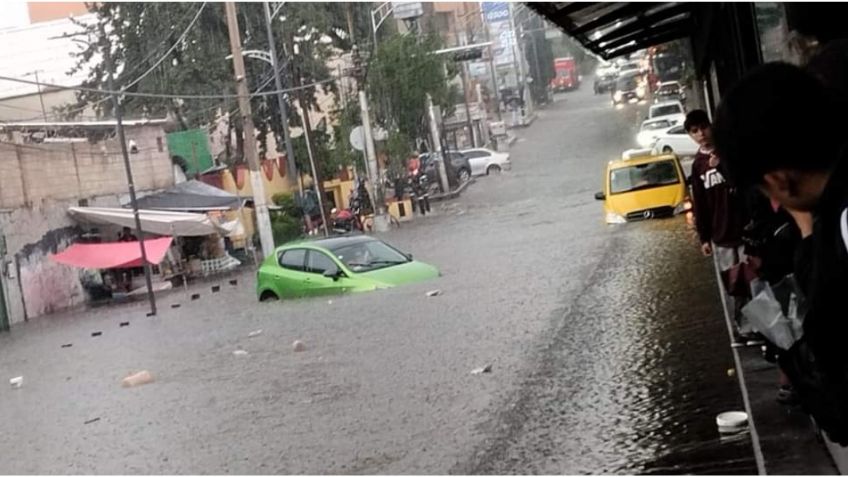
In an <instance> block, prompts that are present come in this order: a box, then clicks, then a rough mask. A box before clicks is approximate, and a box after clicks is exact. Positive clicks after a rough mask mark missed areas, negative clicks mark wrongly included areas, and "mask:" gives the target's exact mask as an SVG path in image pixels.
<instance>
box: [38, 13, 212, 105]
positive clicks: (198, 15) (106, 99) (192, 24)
mask: <svg viewBox="0 0 848 477" xmlns="http://www.w3.org/2000/svg"><path fill="white" fill-rule="evenodd" d="M204 8H206V2H203V3H202V4H201V5H200V8H198V9H197V12H196V13H195V14H194V18H192V19H191V22H189V24H188V26H186V27H185V29H183V32H182V33H181V34H180V36H179V37H178V38H177V41H175V42H174V44H173V45H171V48H169V49H168V51H166V52H165V53H164V54H163V55H162V56H161V57H159V59H158V60H157V61H156V62H155V63H154V64H153V66H151V67H150V68H148V69H147V71H145V72H144V73H142V74H141V75H139V76H138V77H137V78H136V79H134V80H133V81H131V82H129V83H128V84H127V85H125V86H122V87H121V89H122V90H123V89H126V88H131V87H133V86H135V85H136V84H138V83H139V82H140V81H141V80H143V79H144V78H145V77H146V76H147V75H149V74H150V73H152V72H153V70H155V69H156V68H157V67H159V65H160V64H162V62H163V61H165V60H166V59H167V58H168V56H170V54H171V53H173V52H174V50H175V49H176V48H177V47H178V46H179V45H180V44H181V43H182V42H183V40H185V37H186V36H187V35H188V33H189V31H191V29H192V27H194V24H195V23H197V20H198V19H199V18H200V14H201V13H203V9H204ZM165 41H167V37H166V38H165V40H162V41H161V42H160V43H159V45H157V46H156V48H155V49H154V54H155V51H156V50H157V49H158V48H159V47H160V46H161V45H163V44H164V43H165ZM152 57H153V54H149V55H147V56H146V57H145V58H144V59H143V60H141V61H140V62H139V63H138V65H136V66H135V67H134V68H133V69H132V70H130V72H134V71H135V70H136V69H138V68H139V66H140V65H142V64H144V63H145V62H147V61H148V60H149V59H150V58H152ZM41 84H43V85H46V83H41ZM109 99H111V98H110V97H108V96H107V97H105V98H102V99H99V100H97V101H95V102H93V103H91V104H87V105H85V106H82V107H80V108H75V109H71V110H69V111H67V112H66V113H65V114H68V113H74V112H77V111H84V110H86V109H88V108H93V107H95V106H97V105H99V104H102V103H104V102H106V101H109ZM56 116H58V115H56Z"/></svg>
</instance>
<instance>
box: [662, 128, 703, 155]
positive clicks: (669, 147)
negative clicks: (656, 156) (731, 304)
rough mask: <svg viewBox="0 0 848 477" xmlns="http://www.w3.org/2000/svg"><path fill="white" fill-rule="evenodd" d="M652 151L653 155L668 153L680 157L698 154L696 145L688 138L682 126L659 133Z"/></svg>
mask: <svg viewBox="0 0 848 477" xmlns="http://www.w3.org/2000/svg"><path fill="white" fill-rule="evenodd" d="M653 150H654V151H655V153H661V152H670V153H674V154H677V155H678V156H680V157H687V156H694V155H695V154H696V153H697V152H698V143H696V142H695V141H693V140H692V138H691V137H689V133H687V132H686V130H685V129H683V125H678V126H674V127H672V128H669V129H668V130H666V131H663V132H662V133H660V134H659V135H658V136H657V140H656V142H655V143H654V146H653Z"/></svg>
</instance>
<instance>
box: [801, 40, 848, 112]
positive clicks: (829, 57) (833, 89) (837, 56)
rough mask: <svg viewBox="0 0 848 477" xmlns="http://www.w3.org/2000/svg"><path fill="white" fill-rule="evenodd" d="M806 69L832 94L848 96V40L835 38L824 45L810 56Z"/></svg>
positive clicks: (843, 97)
mask: <svg viewBox="0 0 848 477" xmlns="http://www.w3.org/2000/svg"><path fill="white" fill-rule="evenodd" d="M805 69H806V70H807V71H809V72H810V73H812V75H813V76H815V77H816V78H818V80H819V81H821V82H822V84H823V85H824V86H825V88H828V89H829V90H830V93H831V94H834V95H837V96H841V97H842V100H845V98H846V97H848V89H846V88H848V40H835V41H832V42H830V43H828V44H827V45H825V46H824V47H822V48H821V49H820V50H819V51H818V53H816V54H815V55H814V56H813V57H812V58H810V61H809V62H808V63H807V65H806V68H805Z"/></svg>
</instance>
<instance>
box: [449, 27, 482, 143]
mask: <svg viewBox="0 0 848 477" xmlns="http://www.w3.org/2000/svg"><path fill="white" fill-rule="evenodd" d="M457 23H458V21H457V15H456V12H454V23H453V24H454V27H453V33H454V36H455V37H456V46H460V45H461V43H465V44H466V45H467V44H468V23H467V22H466V24H465V35H466V36H465V41H464V42H460V40H459V28H458V27H457ZM466 66H467V63H466V61H462V64H461V65H460V74H461V79H462V102H463V104H464V105H465V127H466V128H467V129H468V137H469V139H471V147H477V141H476V140H475V139H474V126H473V125H472V123H471V108H470V107H469V106H468V73H467V72H466Z"/></svg>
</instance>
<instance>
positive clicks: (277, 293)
mask: <svg viewBox="0 0 848 477" xmlns="http://www.w3.org/2000/svg"><path fill="white" fill-rule="evenodd" d="M438 276H439V270H438V269H436V267H434V266H432V265H428V264H426V263H422V262H416V261H415V260H413V259H412V256H411V255H407V254H404V253H401V252H399V251H397V250H396V249H394V248H393V247H391V246H389V245H388V244H386V243H384V242H382V241H380V240H377V239H375V238H372V237H369V236H366V235H356V236H345V237H332V238H325V239H320V240H311V241H304V242H294V243H290V244H286V245H283V246H281V247H278V248H277V250H275V251H274V254H273V255H271V256H270V257H267V258H266V259H265V261H264V262H262V266H261V267H259V272H258V273H257V280H256V293H257V295H258V296H259V300H260V301H265V300H277V299H280V298H296V297H303V296H316V295H332V294H338V293H350V292H362V291H371V290H377V289H379V288H390V287H394V286H397V285H404V284H407V283H416V282H421V281H424V280H429V279H431V278H436V277H438Z"/></svg>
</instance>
